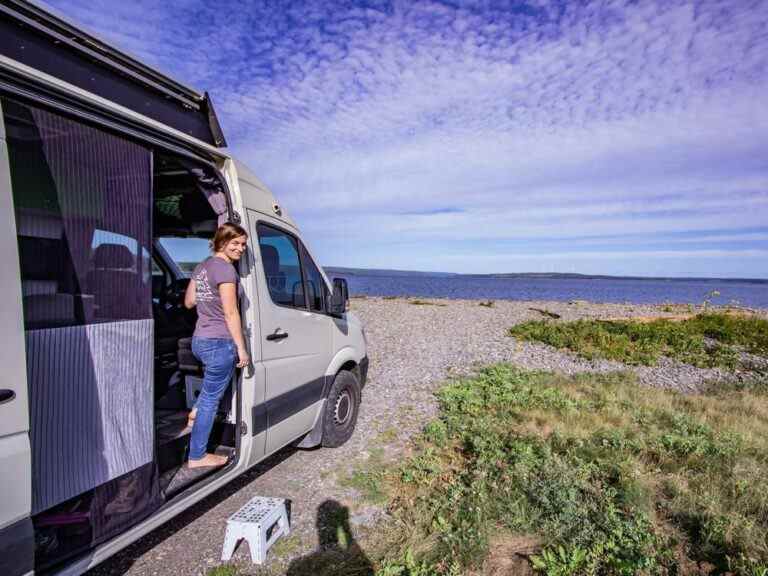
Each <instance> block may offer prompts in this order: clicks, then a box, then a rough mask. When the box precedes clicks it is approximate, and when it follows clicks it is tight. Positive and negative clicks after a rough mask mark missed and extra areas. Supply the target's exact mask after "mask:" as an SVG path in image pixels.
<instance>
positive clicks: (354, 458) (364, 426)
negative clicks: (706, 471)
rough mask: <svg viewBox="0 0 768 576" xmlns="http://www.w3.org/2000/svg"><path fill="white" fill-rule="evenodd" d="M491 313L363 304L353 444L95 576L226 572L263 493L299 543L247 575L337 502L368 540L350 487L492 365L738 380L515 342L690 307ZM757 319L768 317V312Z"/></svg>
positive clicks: (291, 459)
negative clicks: (237, 533)
mask: <svg viewBox="0 0 768 576" xmlns="http://www.w3.org/2000/svg"><path fill="white" fill-rule="evenodd" d="M483 304H485V305H481V302H479V301H477V300H439V299H430V300H416V299H407V298H373V297H368V298H353V299H352V301H351V309H352V311H353V312H354V313H355V314H357V315H358V316H359V317H360V318H361V320H362V321H363V323H364V324H365V327H366V335H367V339H368V347H369V357H370V362H371V365H370V372H369V377H368V383H367V385H366V387H365V389H364V391H363V402H362V407H361V411H360V415H359V419H358V423H357V428H356V430H355V433H354V435H353V437H352V439H351V440H350V441H349V442H348V443H347V444H345V445H344V446H342V447H341V448H337V449H315V450H308V451H300V450H296V449H291V448H288V449H285V450H283V451H282V452H280V453H278V454H277V455H275V456H272V457H270V458H269V459H268V460H267V461H265V462H264V463H262V464H260V465H259V466H257V467H256V469H254V470H252V471H249V472H248V473H246V474H245V475H244V476H242V477H241V478H239V479H238V480H236V481H235V482H233V483H231V485H229V486H227V487H225V488H224V489H222V490H220V491H219V492H217V493H215V494H213V495H212V496H210V497H209V498H207V499H206V500H204V501H203V502H202V503H201V504H200V505H199V506H197V507H195V508H194V509H192V510H189V511H187V512H185V513H183V514H182V515H180V516H179V517H177V518H176V519H175V520H173V521H171V522H170V523H168V524H167V525H166V526H163V527H161V528H159V529H158V530H156V531H155V532H153V533H151V534H149V535H148V536H147V537H145V538H144V539H142V540H141V541H139V542H138V543H136V544H134V545H132V546H130V547H129V548H128V549H127V550H125V551H123V552H121V553H120V554H118V555H117V556H116V557H114V558H112V559H111V560H109V561H107V562H106V563H104V564H103V565H101V566H99V567H97V568H96V569H94V570H93V571H91V572H90V573H89V574H92V575H94V576H95V575H116V574H121V575H122V574H126V575H140V574H141V575H157V576H162V575H165V574H168V575H171V574H173V575H177V574H190V575H192V574H201V575H203V574H206V572H207V571H208V570H209V569H210V568H212V567H214V566H217V565H218V564H219V560H218V559H219V557H220V554H221V545H222V542H223V537H224V529H225V521H226V518H227V517H228V516H229V515H231V514H233V513H234V512H235V511H237V510H238V509H239V508H240V507H241V506H242V505H243V504H245V502H247V501H248V500H249V499H250V498H252V497H253V496H254V495H262V496H274V497H282V498H287V499H290V501H291V510H292V520H291V522H292V535H291V537H290V539H288V541H286V542H283V543H282V544H281V546H280V547H279V548H278V551H277V553H275V554H273V553H270V567H269V568H268V570H266V571H265V570H264V569H260V568H257V567H254V566H253V565H252V564H251V563H250V558H249V556H248V550H247V546H244V545H243V546H240V548H239V549H238V550H237V552H236V553H235V556H234V558H233V561H234V563H235V564H236V565H237V566H238V568H239V569H240V572H239V573H240V574H267V573H269V574H282V573H285V570H286V569H287V568H288V566H289V564H290V562H291V560H293V559H296V558H298V557H300V556H302V555H304V554H308V553H310V552H312V551H313V550H314V549H315V548H316V547H317V526H316V511H317V509H318V507H319V506H320V505H321V504H322V503H323V502H324V501H326V500H328V499H333V500H336V501H338V502H339V503H341V504H342V505H344V506H346V507H347V508H348V509H349V513H350V525H351V528H352V530H353V532H354V534H355V536H356V537H357V538H358V539H359V540H361V541H363V542H364V540H365V535H366V533H367V532H369V531H371V530H375V525H376V522H377V521H379V520H380V519H381V517H382V515H384V513H385V512H384V510H383V509H382V508H381V507H377V506H374V505H371V504H366V503H364V502H363V501H362V499H361V498H360V494H359V493H357V492H356V491H355V489H354V488H350V487H348V486H347V487H345V484H344V482H343V479H344V478H345V477H348V475H349V473H350V471H351V470H353V469H354V467H355V466H359V465H361V464H364V463H365V461H366V459H368V458H369V457H370V456H371V454H372V452H373V451H376V452H377V453H378V454H383V457H384V458H385V459H390V460H395V459H397V458H398V455H399V454H401V453H402V451H403V450H404V449H405V448H406V447H407V445H408V442H409V439H410V438H412V437H413V435H415V434H416V433H418V432H419V431H420V430H421V429H422V428H423V426H424V425H425V424H426V423H427V422H428V421H429V420H430V419H432V418H433V417H434V416H435V414H436V411H437V405H436V402H435V398H434V391H435V390H436V389H437V388H439V386H440V385H441V383H443V382H445V381H446V380H447V379H450V378H456V377H461V376H463V375H469V374H471V373H473V372H474V371H476V370H477V369H478V368H479V367H482V366H484V365H488V364H494V363H499V362H508V363H512V364H515V365H517V366H519V367H521V368H525V369H530V370H547V371H553V372H558V373H563V374H574V373H577V372H587V371H590V372H609V371H615V370H632V371H634V372H635V373H636V375H637V378H638V381H639V382H640V383H641V384H643V385H646V386H652V387H662V388H669V389H674V390H678V391H680V392H683V393H695V392H697V391H699V390H700V389H701V388H702V386H703V385H704V384H705V383H707V382H710V381H713V380H718V379H721V378H725V377H730V378H732V377H737V378H738V377H739V374H726V373H724V372H723V371H722V370H720V369H701V368H696V367H693V366H689V365H686V364H683V363H680V362H676V361H673V360H668V359H667V360H662V361H661V362H659V364H658V365H657V366H653V367H645V366H640V367H628V366H626V365H623V364H621V363H618V362H612V361H605V360H597V361H587V360H584V359H582V358H579V357H577V356H576V355H574V354H571V353H568V352H563V351H559V350H556V349H554V348H551V347H549V346H546V345H543V344H537V343H531V342H523V341H519V340H516V339H514V338H512V337H510V336H508V335H507V330H508V329H509V328H510V327H511V326H512V325H514V324H517V323H520V322H525V321H528V320H541V319H543V318H545V317H548V314H553V315H557V316H559V317H560V319H561V320H563V321H569V320H577V319H595V318H601V319H617V318H648V317H674V316H676V315H677V316H679V315H680V314H681V313H683V312H690V310H689V309H688V308H687V307H682V306H675V307H670V306H656V305H633V304H597V303H589V302H586V301H574V302H570V303H569V302H541V301H526V302H520V301H494V302H493V303H492V304H489V303H483ZM694 311H700V308H697V309H695V310H694ZM752 312H754V313H756V314H758V315H760V316H762V317H764V318H768V310H765V309H763V310H752ZM763 361H764V360H763Z"/></svg>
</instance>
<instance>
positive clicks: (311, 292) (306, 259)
mask: <svg viewBox="0 0 768 576" xmlns="http://www.w3.org/2000/svg"><path fill="white" fill-rule="evenodd" d="M301 263H302V265H303V266H304V283H305V284H306V286H307V287H306V292H307V299H308V300H309V309H310V310H312V311H313V312H325V299H326V294H327V292H326V287H325V281H324V280H323V275H322V274H320V270H318V269H317V266H315V263H314V262H313V261H312V258H311V257H310V255H309V253H308V252H307V250H306V248H304V245H303V244H302V245H301Z"/></svg>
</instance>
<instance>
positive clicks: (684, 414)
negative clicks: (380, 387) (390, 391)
mask: <svg viewBox="0 0 768 576" xmlns="http://www.w3.org/2000/svg"><path fill="white" fill-rule="evenodd" d="M438 400H439V403H440V418H439V420H437V421H436V422H434V423H432V424H430V425H429V426H427V427H426V428H425V430H424V434H423V435H422V437H421V438H420V439H419V441H418V443H417V446H418V450H417V452H416V453H415V454H414V455H413V456H412V457H410V458H409V459H408V460H407V461H406V462H405V463H404V464H402V465H401V466H400V467H399V468H398V470H397V471H396V473H394V474H392V475H391V476H392V480H391V481H392V482H394V483H395V489H394V490H393V493H394V494H396V495H397V496H396V498H395V500H394V501H393V502H392V503H391V505H390V512H391V514H392V516H393V517H394V521H395V523H396V524H397V525H398V526H403V527H406V526H407V527H408V535H407V537H404V538H402V539H401V540H400V542H399V544H398V545H396V546H393V547H390V549H389V550H388V551H387V552H386V553H385V558H384V564H383V566H384V567H385V568H386V570H388V571H389V572H380V573H381V574H384V573H386V574H403V575H406V574H410V573H414V574H416V573H417V574H452V573H461V571H463V570H466V569H467V568H468V567H472V566H475V567H476V566H478V565H479V564H480V563H482V561H483V559H484V558H485V556H486V554H487V551H488V548H489V545H490V542H491V540H492V536H493V535H494V534H496V533H498V532H499V531H500V530H501V531H503V532H506V533H509V534H525V535H533V536H535V537H536V539H537V540H538V541H540V542H541V544H542V548H541V550H540V551H539V552H538V553H537V554H535V555H534V558H533V560H532V562H533V566H534V568H535V569H537V570H538V571H540V572H543V573H545V574H627V575H629V574H639V573H642V574H652V573H680V570H681V569H682V568H681V567H682V566H684V565H688V564H690V563H691V562H702V561H706V562H710V563H712V564H714V565H715V566H716V568H717V569H718V570H721V571H724V570H727V569H729V567H730V569H731V570H732V571H734V572H735V573H737V574H757V573H760V572H759V570H760V569H762V567H765V566H766V565H768V564H767V563H768V491H766V490H765V486H766V485H768V399H767V398H766V396H765V395H763V394H761V393H756V392H754V391H752V390H747V391H732V390H731V391H728V392H727V393H718V394H714V395H708V396H700V397H694V398H692V397H684V396H682V395H680V394H676V393H673V392H668V391H663V390H652V389H647V388H642V387H640V386H639V385H637V384H636V382H634V380H633V377H632V376H631V375H630V374H626V373H614V374H607V375H578V376H575V377H570V378H568V377H563V376H556V375H553V374H548V373H539V372H524V371H521V370H518V369H515V368H513V367H511V366H506V365H500V366H494V367H490V368H488V369H485V370H483V371H482V373H481V374H480V375H479V376H477V377H476V378H472V379H466V380H461V381H457V382H454V383H451V384H449V385H448V386H446V387H445V388H443V389H442V390H441V391H440V392H439V393H438ZM398 484H399V487H398ZM406 552H407V553H408V554H409V555H410V556H408V557H406ZM734 559H737V560H734ZM398 569H400V570H401V571H400V572H397V571H396V570H398Z"/></svg>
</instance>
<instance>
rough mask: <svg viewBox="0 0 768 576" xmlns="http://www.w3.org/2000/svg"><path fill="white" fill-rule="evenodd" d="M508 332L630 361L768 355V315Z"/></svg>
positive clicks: (697, 362) (726, 363)
mask: <svg viewBox="0 0 768 576" xmlns="http://www.w3.org/2000/svg"><path fill="white" fill-rule="evenodd" d="M509 335H510V336H514V337H516V338H522V339H525V340H535V341H538V342H543V343H545V344H549V345H551V346H555V347H557V348H564V349H568V350H572V351H573V352H576V353H577V354H579V355H580V356H583V357H584V358H588V359H594V358H605V359H609V360H618V361H619V362H623V363H625V364H630V365H638V364H643V365H652V364H655V363H656V362H657V360H658V359H659V357H661V356H669V357H671V358H674V359H677V360H680V361H682V362H686V363H688V364H692V365H694V366H699V367H715V366H719V367H723V368H729V369H732V368H734V367H736V366H737V365H738V363H739V351H740V350H744V351H746V352H751V353H753V354H763V355H765V354H768V320H764V319H762V318H758V317H755V316H744V315H732V314H725V313H702V314H697V315H696V316H693V317H691V318H688V319H685V320H682V321H672V320H666V319H658V320H653V321H651V322H637V321H630V320H626V321H606V320H577V321H575V322H550V321H546V320H543V321H532V322H525V323H523V324H518V325H516V326H513V327H512V328H511V329H510V330H509Z"/></svg>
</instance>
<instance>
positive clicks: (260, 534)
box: [221, 496, 291, 564]
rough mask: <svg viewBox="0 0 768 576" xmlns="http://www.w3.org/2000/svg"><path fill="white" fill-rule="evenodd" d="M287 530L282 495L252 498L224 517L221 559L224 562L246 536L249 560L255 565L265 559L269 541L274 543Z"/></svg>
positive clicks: (269, 544) (269, 545)
mask: <svg viewBox="0 0 768 576" xmlns="http://www.w3.org/2000/svg"><path fill="white" fill-rule="evenodd" d="M270 531H271V533H270ZM290 532H291V528H290V526H289V525H288V513H287V511H286V508H285V500H284V499H283V498H266V497H264V496H256V497H255V498H251V499H250V500H249V501H248V502H247V503H246V504H245V506H243V507H242V508H240V510H238V511H237V512H235V513H234V514H233V515H232V516H230V517H229V519H228V520H227V533H226V535H225V536H224V550H222V552H221V560H222V562H226V561H228V560H229V559H230V558H232V553H233V552H234V551H235V548H237V544H238V542H240V540H242V539H245V540H246V541H247V542H248V546H249V548H250V550H251V561H252V562H253V563H254V564H263V563H264V561H265V560H266V558H267V550H269V548H270V547H271V546H272V544H274V543H275V542H277V539H278V538H280V536H287V535H288V534H290ZM268 535H269V537H267V536H268Z"/></svg>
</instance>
